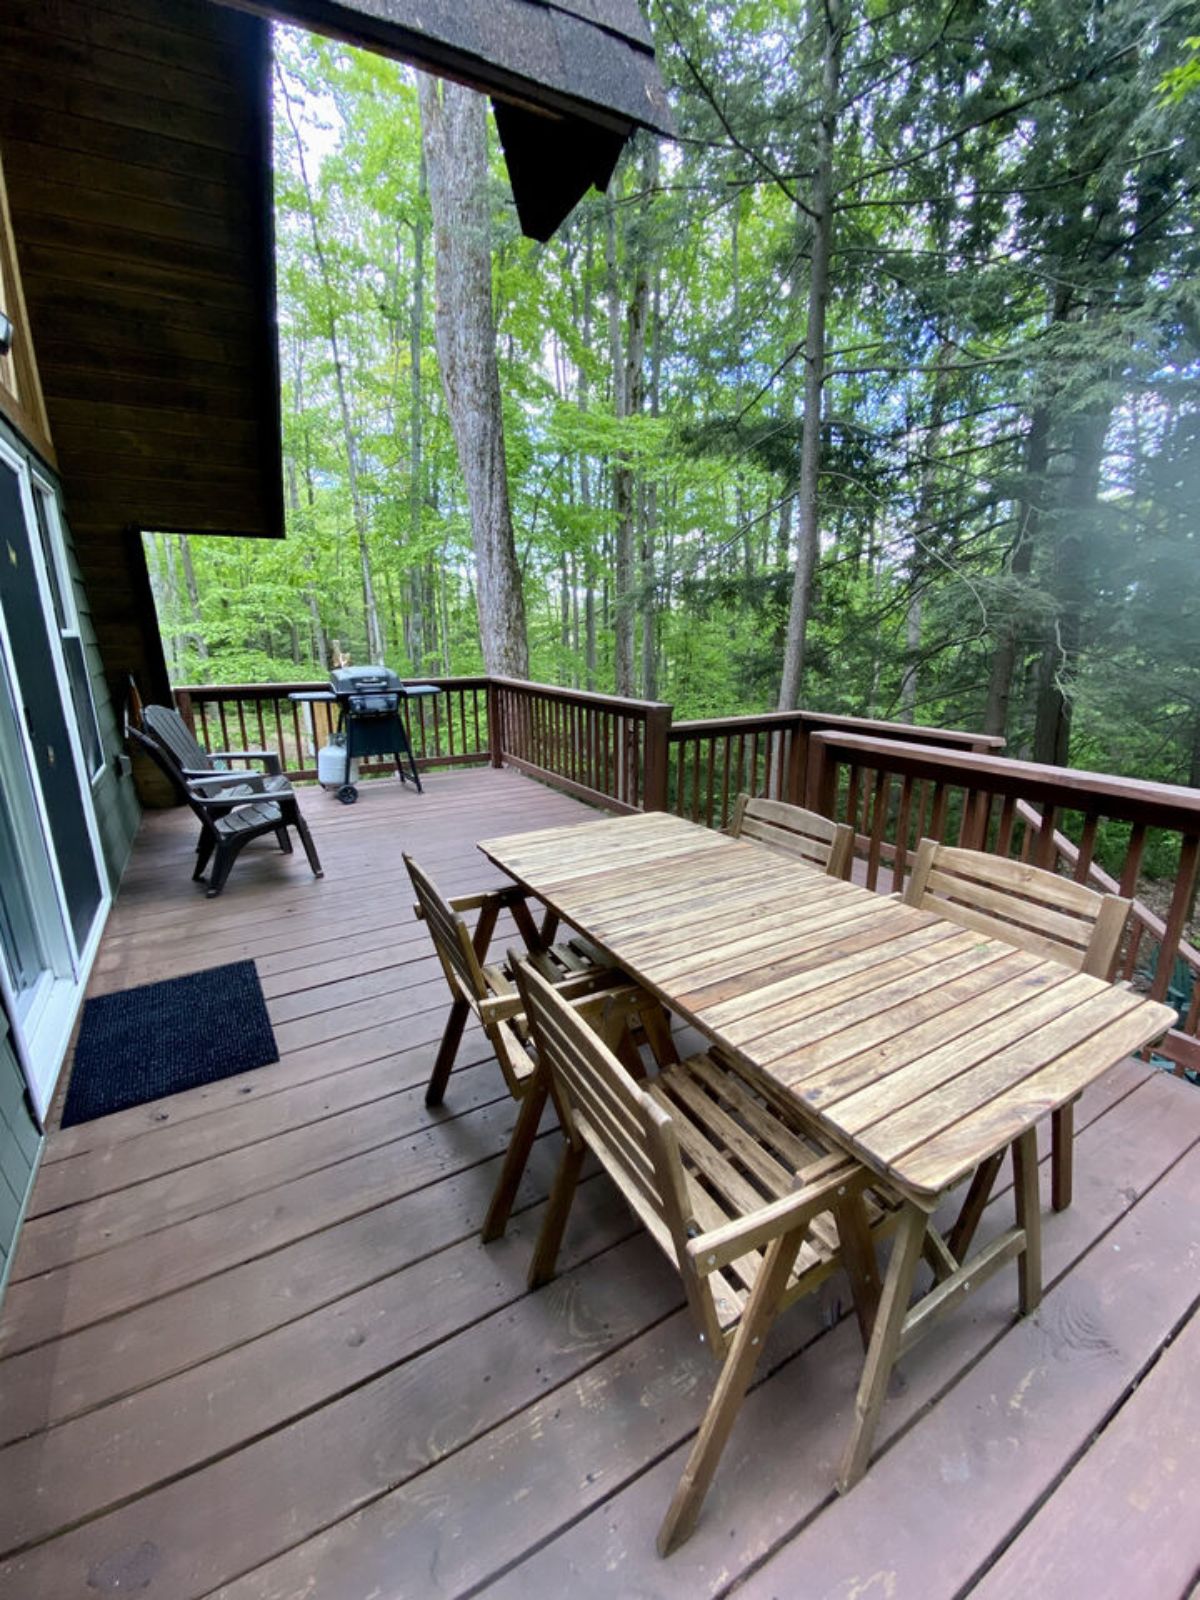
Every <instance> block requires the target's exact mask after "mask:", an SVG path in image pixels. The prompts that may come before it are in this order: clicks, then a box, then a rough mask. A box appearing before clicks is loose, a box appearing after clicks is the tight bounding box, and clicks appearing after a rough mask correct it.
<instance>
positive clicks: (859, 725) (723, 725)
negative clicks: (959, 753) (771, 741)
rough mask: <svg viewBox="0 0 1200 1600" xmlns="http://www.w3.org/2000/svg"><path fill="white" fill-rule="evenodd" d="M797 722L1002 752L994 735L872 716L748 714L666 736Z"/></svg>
mask: <svg viewBox="0 0 1200 1600" xmlns="http://www.w3.org/2000/svg"><path fill="white" fill-rule="evenodd" d="M796 723H801V724H806V725H807V726H808V727H809V728H811V729H812V730H813V731H818V730H819V729H821V728H833V729H835V730H838V731H840V730H842V729H845V730H846V731H848V732H853V731H854V730H855V729H880V730H881V732H880V734H879V737H882V738H897V739H904V740H906V741H912V742H914V743H922V742H929V743H934V742H936V743H938V744H940V745H942V746H946V745H950V746H955V747H959V746H963V747H976V748H978V747H979V746H983V747H985V748H986V749H987V750H1001V749H1003V747H1004V743H1005V741H1004V739H1003V738H1002V737H1001V735H1000V734H997V733H970V732H968V731H967V730H966V729H963V728H927V727H923V726H921V725H920V724H914V723H911V722H876V721H875V720H874V719H873V718H871V717H850V716H840V715H836V714H831V715H829V716H826V714H825V713H824V712H822V711H805V710H799V711H751V712H748V713H746V714H745V715H741V716H736V717H698V718H696V719H694V720H693V721H691V722H676V723H675V724H674V725H673V727H672V728H671V731H670V734H669V735H668V737H670V738H671V739H689V738H695V737H697V735H703V734H706V733H707V734H721V733H737V732H738V731H739V730H743V731H748V730H749V729H751V728H783V727H791V726H793V725H794V724H796Z"/></svg>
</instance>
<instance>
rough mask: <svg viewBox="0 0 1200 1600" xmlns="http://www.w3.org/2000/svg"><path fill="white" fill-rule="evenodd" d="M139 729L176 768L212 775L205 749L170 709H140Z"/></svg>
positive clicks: (150, 707) (155, 707)
mask: <svg viewBox="0 0 1200 1600" xmlns="http://www.w3.org/2000/svg"><path fill="white" fill-rule="evenodd" d="M142 726H143V727H145V728H149V730H150V733H151V735H152V736H153V737H154V738H155V739H157V740H158V742H159V744H160V745H162V747H163V749H164V750H165V751H166V752H167V754H168V755H169V756H170V758H171V760H172V761H174V762H175V763H176V764H177V765H178V766H179V767H181V768H183V769H184V770H186V771H188V772H215V771H216V768H215V767H214V766H213V763H212V759H211V757H210V756H209V754H208V752H207V750H205V749H204V748H203V747H202V746H201V745H200V744H199V743H197V740H196V737H195V735H194V734H193V733H192V730H191V729H190V728H189V727H188V725H187V723H186V722H185V721H184V720H183V718H182V717H181V716H180V714H179V712H178V711H176V710H175V709H174V707H173V706H144V707H143V708H142Z"/></svg>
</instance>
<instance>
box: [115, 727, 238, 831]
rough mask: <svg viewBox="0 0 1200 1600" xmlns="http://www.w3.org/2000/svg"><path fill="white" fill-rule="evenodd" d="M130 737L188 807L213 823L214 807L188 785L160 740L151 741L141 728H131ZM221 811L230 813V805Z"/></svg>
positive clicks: (201, 817)
mask: <svg viewBox="0 0 1200 1600" xmlns="http://www.w3.org/2000/svg"><path fill="white" fill-rule="evenodd" d="M129 737H130V738H131V739H132V740H133V741H134V742H135V743H136V744H137V746H138V748H139V749H141V750H144V751H145V752H146V754H147V755H148V756H149V757H150V759H151V761H153V762H154V764H155V766H156V767H158V768H159V770H160V771H161V772H162V773H164V774H165V776H166V778H167V780H168V781H169V782H170V785H171V787H172V788H173V789H174V790H175V793H176V794H177V795H178V796H179V798H180V799H181V800H182V801H183V802H184V804H185V805H188V806H190V807H191V808H192V810H193V811H194V812H195V813H196V815H197V816H198V817H199V818H200V820H201V822H206V823H211V822H212V821H213V816H214V813H213V810H212V807H211V806H209V805H207V804H206V803H205V801H204V799H203V798H202V797H201V796H200V795H198V794H197V793H196V792H195V790H194V789H193V788H192V787H191V785H190V784H189V783H188V781H187V779H186V778H185V777H184V776H183V773H182V772H181V771H180V769H179V767H178V766H177V765H176V764H175V761H174V760H173V758H172V757H171V756H170V755H168V753H167V752H166V751H165V750H164V749H163V747H162V745H161V744H159V742H158V740H157V739H151V738H150V737H149V736H148V735H147V734H144V733H143V732H142V731H141V730H140V729H139V728H130V729H129ZM221 810H223V811H229V810H230V806H229V803H228V802H226V803H225V805H224V806H223V807H221Z"/></svg>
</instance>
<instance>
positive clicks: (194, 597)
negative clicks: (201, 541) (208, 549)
mask: <svg viewBox="0 0 1200 1600" xmlns="http://www.w3.org/2000/svg"><path fill="white" fill-rule="evenodd" d="M179 558H180V560H181V562H182V563H183V581H184V585H185V587H186V589H187V597H188V606H189V608H190V610H191V613H192V643H193V645H194V646H195V648H196V654H197V655H198V656H199V657H200V660H201V661H207V660H208V645H207V644H206V643H205V639H204V633H203V630H202V626H201V622H200V590H199V588H198V586H197V584H196V569H195V567H194V566H193V565H192V547H191V544H190V543H189V542H188V536H187V534H186V533H181V534H180V535H179Z"/></svg>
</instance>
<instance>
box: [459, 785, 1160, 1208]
mask: <svg viewBox="0 0 1200 1600" xmlns="http://www.w3.org/2000/svg"><path fill="white" fill-rule="evenodd" d="M479 848H480V850H482V851H483V853H484V855H486V856H487V857H488V858H489V860H491V861H493V862H494V863H495V864H496V866H498V867H499V868H501V870H502V871H504V872H506V873H508V874H509V876H510V877H512V878H514V879H515V880H516V881H517V882H518V883H520V884H522V885H523V886H524V887H525V888H527V889H528V890H529V891H530V892H531V893H532V894H534V895H536V896H537V897H538V898H539V899H540V900H543V901H545V903H546V904H547V905H549V906H551V907H552V908H553V909H554V910H555V911H557V912H558V913H559V914H560V915H561V916H562V918H563V919H564V920H565V921H567V922H569V923H571V924H572V925H573V926H574V927H576V928H578V929H579V930H580V931H581V932H582V933H585V934H586V935H587V936H588V937H589V938H590V939H592V940H594V942H595V943H596V944H597V945H599V946H600V947H601V948H602V949H603V950H605V951H606V952H607V953H608V955H609V956H610V957H611V958H612V959H613V961H615V962H616V963H617V964H618V965H619V966H621V967H622V968H623V969H624V970H625V971H626V972H628V973H630V974H631V975H632V976H633V977H635V978H637V979H638V980H639V981H640V982H642V983H643V984H645V986H646V987H647V988H648V989H650V990H652V991H653V992H654V993H655V994H657V995H658V996H659V997H660V998H661V999H662V1000H663V1001H665V1002H666V1003H667V1004H668V1005H669V1006H671V1007H672V1008H673V1009H674V1010H675V1011H677V1012H679V1013H681V1014H682V1015H684V1016H686V1017H687V1018H688V1019H689V1020H690V1021H691V1022H693V1023H694V1024H695V1025H696V1027H698V1028H699V1029H700V1030H701V1031H702V1032H704V1033H705V1034H707V1035H708V1037H709V1038H710V1039H712V1040H713V1042H714V1043H715V1044H718V1045H721V1046H723V1047H725V1048H726V1049H727V1050H729V1051H731V1052H732V1053H733V1054H734V1055H735V1056H736V1057H737V1058H738V1060H739V1061H740V1062H741V1063H742V1065H743V1066H744V1067H745V1068H746V1069H747V1070H748V1072H749V1073H751V1074H753V1075H757V1076H758V1077H759V1078H760V1079H761V1080H762V1081H763V1082H764V1083H769V1084H771V1085H773V1086H774V1087H775V1088H777V1089H783V1090H785V1091H786V1092H787V1093H788V1095H789V1096H791V1097H792V1098H793V1100H794V1101H795V1102H796V1104H797V1105H798V1106H799V1107H800V1108H801V1109H802V1111H803V1112H804V1113H805V1114H806V1115H808V1116H810V1117H811V1119H812V1120H813V1122H814V1123H815V1124H816V1125H817V1126H819V1127H820V1128H821V1129H822V1130H823V1131H824V1132H825V1133H826V1134H828V1135H830V1136H831V1137H832V1138H834V1139H835V1140H836V1141H837V1142H839V1143H840V1144H842V1145H844V1146H845V1147H847V1148H848V1149H850V1150H852V1151H853V1152H854V1153H855V1154H856V1155H858V1156H859V1157H860V1158H861V1159H862V1160H863V1161H864V1162H865V1163H866V1164H867V1165H868V1166H870V1167H871V1168H873V1169H874V1170H875V1171H877V1172H879V1173H881V1174H882V1175H885V1176H887V1177H890V1178H891V1179H893V1180H894V1181H895V1182H897V1183H898V1184H900V1185H901V1187H902V1188H904V1189H905V1190H907V1191H908V1192H909V1194H910V1195H912V1196H913V1197H914V1198H916V1199H917V1200H918V1201H919V1202H920V1203H921V1204H923V1205H930V1204H932V1203H933V1202H934V1201H935V1200H936V1198H937V1197H938V1196H939V1195H940V1194H942V1193H943V1192H944V1191H945V1190H946V1189H948V1188H950V1187H952V1186H953V1185H954V1184H955V1183H957V1182H958V1181H959V1180H960V1179H961V1178H963V1177H965V1176H967V1175H968V1174H969V1173H971V1172H973V1171H974V1170H975V1168H976V1167H978V1166H979V1165H980V1163H981V1162H982V1161H983V1160H985V1159H986V1157H987V1156H989V1155H991V1154H992V1153H993V1152H995V1151H998V1150H1001V1149H1003V1148H1004V1147H1005V1146H1006V1145H1008V1144H1010V1143H1011V1142H1012V1141H1013V1139H1015V1138H1016V1137H1017V1135H1018V1134H1020V1133H1022V1132H1023V1131H1024V1130H1025V1129H1027V1128H1029V1127H1031V1126H1032V1125H1033V1124H1034V1123H1035V1122H1037V1121H1038V1120H1040V1119H1041V1118H1042V1117H1044V1116H1046V1115H1048V1114H1049V1113H1050V1112H1052V1111H1054V1110H1056V1109H1057V1108H1058V1107H1060V1106H1063V1105H1065V1104H1067V1102H1068V1101H1070V1100H1071V1099H1073V1098H1074V1096H1075V1095H1076V1094H1078V1093H1079V1092H1080V1090H1082V1089H1085V1088H1086V1087H1087V1086H1088V1085H1089V1084H1090V1083H1092V1082H1093V1081H1094V1080H1095V1079H1096V1078H1098V1077H1100V1076H1101V1074H1102V1073H1104V1072H1105V1071H1107V1069H1108V1068H1109V1067H1110V1066H1112V1065H1113V1064H1114V1063H1115V1062H1117V1061H1119V1060H1121V1058H1122V1057H1124V1056H1126V1055H1129V1054H1130V1053H1131V1052H1133V1051H1135V1050H1138V1049H1140V1048H1141V1047H1142V1046H1143V1045H1144V1044H1147V1043H1149V1042H1150V1041H1151V1040H1152V1039H1155V1038H1157V1037H1158V1036H1159V1035H1160V1034H1161V1033H1163V1032H1164V1031H1165V1030H1166V1029H1167V1028H1169V1027H1171V1026H1172V1025H1173V1024H1174V1022H1175V1014H1174V1012H1173V1011H1171V1010H1170V1008H1169V1007H1167V1006H1164V1005H1161V1004H1159V1003H1158V1002H1156V1001H1151V1000H1147V999H1145V998H1144V997H1143V996H1141V995H1138V994H1135V993H1133V992H1132V991H1131V990H1129V989H1126V988H1123V987H1118V986H1115V985H1113V984H1109V983H1105V982H1103V981H1102V980H1101V979H1099V978H1091V977H1085V976H1083V975H1082V974H1079V973H1073V972H1071V970H1070V969H1069V968H1068V967H1065V966H1063V965H1061V964H1060V963H1059V962H1056V961H1048V960H1045V959H1043V958H1041V957H1038V956H1033V955H1030V954H1028V953H1026V952H1024V951H1020V950H1016V949H1014V948H1013V947H1012V946H1011V945H1009V944H1007V943H1005V942H1003V941H1000V940H994V939H986V938H983V937H981V936H980V935H979V934H978V933H973V932H969V931H967V930H965V929H963V928H960V927H958V926H957V925H956V924H955V923H952V922H948V921H946V920H945V919H943V918H941V917H938V916H935V915H933V914H932V913H930V912H926V911H916V910H914V909H913V908H911V907H909V906H905V905H902V904H899V903H898V902H897V901H895V900H892V899H890V898H887V897H884V896H882V895H879V894H876V893H874V892H873V891H871V890H868V889H863V888H860V887H859V886H857V885H855V884H851V883H844V882H841V881H838V880H836V879H833V878H828V877H826V876H825V875H824V874H822V873H819V872H816V871H814V870H813V869H812V868H811V867H807V866H805V865H803V864H802V863H800V862H796V861H793V860H790V859H789V858H787V857H785V856H783V855H780V854H778V853H777V852H775V851H772V850H770V849H768V848H766V847H765V846H762V845H758V844H753V843H749V842H743V841H739V840H734V839H729V838H726V837H725V836H724V835H722V834H718V833H714V832H712V831H711V830H710V829H707V828H701V827H698V826H697V825H696V824H694V823H690V822H685V821H683V820H682V819H680V818H678V817H673V816H670V815H668V814H665V813H662V812H651V813H645V814H641V813H639V814H636V815H633V816H626V817H617V818H612V819H608V820H605V821H602V822H586V823H582V824H578V825H576V826H573V827H567V828H552V829H544V830H541V831H539V832H535V833H526V834H510V835H507V836H505V837H503V838H498V839H487V840H483V841H481V842H480V844H479Z"/></svg>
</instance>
